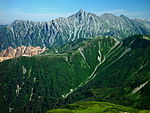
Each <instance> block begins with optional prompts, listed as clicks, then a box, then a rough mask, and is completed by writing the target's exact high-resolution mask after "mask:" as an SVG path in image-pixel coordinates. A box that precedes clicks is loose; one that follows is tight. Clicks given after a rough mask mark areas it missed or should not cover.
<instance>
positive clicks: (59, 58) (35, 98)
mask: <svg viewBox="0 0 150 113" xmlns="http://www.w3.org/2000/svg"><path fill="white" fill-rule="evenodd" d="M116 42H117V41H116V40H115V39H114V38H112V37H108V38H106V37H95V38H94V39H92V40H91V41H86V40H85V41H84V40H83V41H81V43H80V44H79V43H78V42H75V43H76V44H75V45H72V44H70V45H72V49H73V50H72V49H71V48H70V47H69V45H68V46H65V47H64V51H68V53H64V52H63V53H62V54H59V53H57V54H48V53H46V54H42V55H37V56H34V57H19V58H14V59H10V60H7V61H3V62H2V63H0V83H1V84H0V87H1V89H2V90H1V91H2V93H0V103H1V105H2V106H1V110H2V112H4V111H5V112H8V111H9V112H14V113H16V112H17V113H20V112H28V113H30V112H31V113H32V112H43V111H46V110H48V109H51V108H54V107H56V106H58V105H59V104H61V103H64V101H63V100H64V99H65V98H66V97H67V96H68V95H69V94H71V93H72V92H74V91H75V90H77V89H78V88H79V87H81V86H83V85H84V84H85V83H86V79H88V78H89V76H91V73H92V72H93V71H94V68H95V67H96V65H98V63H99V61H98V55H99V53H98V51H99V49H100V48H105V49H104V50H102V51H103V52H104V54H106V53H108V51H109V49H110V48H111V47H112V46H114V45H115V43H116ZM76 46H78V47H76ZM67 48H68V49H67ZM69 48H70V49H69ZM65 49H66V50H65ZM87 56H88V57H87ZM85 57H86V58H85ZM4 103H5V104H4Z"/></svg>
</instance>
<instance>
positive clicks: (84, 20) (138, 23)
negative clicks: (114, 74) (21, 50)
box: [0, 10, 150, 51]
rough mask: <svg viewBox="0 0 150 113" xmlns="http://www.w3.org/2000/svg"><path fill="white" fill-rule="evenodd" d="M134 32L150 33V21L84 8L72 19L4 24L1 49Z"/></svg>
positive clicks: (1, 33) (0, 36)
mask: <svg viewBox="0 0 150 113" xmlns="http://www.w3.org/2000/svg"><path fill="white" fill-rule="evenodd" d="M134 34H150V22H149V21H147V20H141V19H129V18H128V17H126V16H124V15H121V16H114V15H112V14H110V13H105V14H103V15H101V16H97V15H95V14H93V13H87V12H85V11H83V10H80V11H79V12H77V13H75V14H73V15H71V16H69V17H68V18H62V17H60V18H57V19H54V20H52V21H49V22H33V21H24V20H16V21H14V22H13V23H12V24H11V25H7V26H3V25H1V26H0V51H2V50H4V49H7V48H8V47H9V46H12V47H14V48H16V47H18V46H21V45H24V46H40V47H45V46H46V47H48V48H50V47H54V46H63V45H65V44H66V43H68V42H70V41H73V40H75V39H78V38H89V37H93V36H97V35H104V36H114V37H119V38H120V39H123V38H125V37H128V36H130V35H134Z"/></svg>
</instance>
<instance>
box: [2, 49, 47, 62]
mask: <svg viewBox="0 0 150 113" xmlns="http://www.w3.org/2000/svg"><path fill="white" fill-rule="evenodd" d="M45 50H46V47H43V48H41V47H39V46H38V47H33V46H28V47H26V46H19V47H17V48H12V47H8V48H7V49H6V50H3V51H2V52H1V53H0V62H2V61H3V60H7V59H11V58H15V57H19V56H34V55H38V54H40V53H43V52H44V51H45Z"/></svg>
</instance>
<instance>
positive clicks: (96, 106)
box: [46, 101, 150, 113]
mask: <svg viewBox="0 0 150 113" xmlns="http://www.w3.org/2000/svg"><path fill="white" fill-rule="evenodd" d="M46 113H150V111H149V110H137V109H134V108H130V107H126V106H121V105H116V104H111V103H107V102H95V101H90V102H77V103H73V104H69V105H66V106H63V107H62V108H61V109H53V110H49V111H47V112H46Z"/></svg>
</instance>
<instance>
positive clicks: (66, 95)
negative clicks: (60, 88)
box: [62, 88, 77, 98]
mask: <svg viewBox="0 0 150 113" xmlns="http://www.w3.org/2000/svg"><path fill="white" fill-rule="evenodd" d="M76 89H77V88H75V89H74V90H76ZM74 90H73V89H70V91H69V93H67V94H64V95H62V97H63V98H67V97H68V95H70V94H71V93H72V92H73V91H74Z"/></svg>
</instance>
